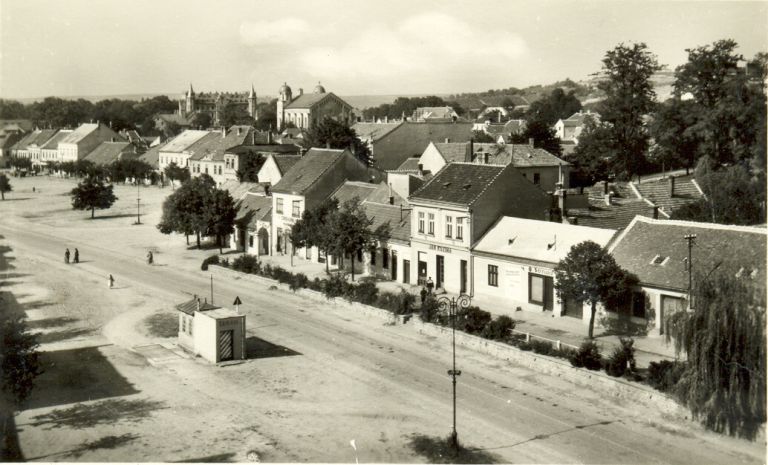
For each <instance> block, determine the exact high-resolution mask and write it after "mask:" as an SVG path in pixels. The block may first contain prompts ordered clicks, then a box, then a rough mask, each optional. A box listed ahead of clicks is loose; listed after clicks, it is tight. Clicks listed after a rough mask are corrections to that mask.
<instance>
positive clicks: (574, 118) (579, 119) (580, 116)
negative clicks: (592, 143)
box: [562, 110, 600, 127]
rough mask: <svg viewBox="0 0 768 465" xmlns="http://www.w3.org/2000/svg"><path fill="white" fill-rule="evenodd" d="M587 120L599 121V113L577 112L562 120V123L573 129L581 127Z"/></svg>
mask: <svg viewBox="0 0 768 465" xmlns="http://www.w3.org/2000/svg"><path fill="white" fill-rule="evenodd" d="M587 119H595V120H596V121H600V113H597V112H592V111H589V110H587V111H584V110H579V111H578V112H576V113H574V114H572V115H571V116H569V117H568V119H564V120H562V121H563V124H564V125H565V126H566V127H575V126H583V125H584V124H585V123H586V121H587Z"/></svg>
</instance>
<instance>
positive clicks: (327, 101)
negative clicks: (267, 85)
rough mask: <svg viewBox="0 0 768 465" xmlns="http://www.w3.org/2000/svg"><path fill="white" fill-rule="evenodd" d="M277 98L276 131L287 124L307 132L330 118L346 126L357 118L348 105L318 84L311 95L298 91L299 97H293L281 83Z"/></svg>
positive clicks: (289, 90) (287, 87)
mask: <svg viewBox="0 0 768 465" xmlns="http://www.w3.org/2000/svg"><path fill="white" fill-rule="evenodd" d="M278 93H279V95H278V97H277V130H278V132H280V131H282V130H283V129H285V128H286V125H288V124H289V123H290V124H291V125H293V126H295V127H296V128H299V129H303V130H308V129H311V128H313V127H314V126H315V125H317V124H319V123H320V122H321V121H322V120H323V119H324V118H331V119H334V120H336V121H340V122H343V123H345V124H348V125H350V126H351V125H352V124H354V123H355V121H356V119H357V117H356V115H355V112H354V109H353V108H352V106H351V105H350V104H348V103H347V102H345V101H344V100H342V99H341V98H340V97H338V96H336V95H335V94H334V93H333V92H326V91H325V87H323V86H322V85H321V84H320V83H318V84H317V86H315V89H314V91H313V92H312V93H311V94H305V93H304V90H303V89H299V95H297V96H296V97H295V98H294V97H293V91H292V90H291V88H290V86H288V84H286V83H283V85H282V86H281V87H280V90H279V92H278Z"/></svg>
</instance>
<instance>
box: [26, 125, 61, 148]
mask: <svg viewBox="0 0 768 465" xmlns="http://www.w3.org/2000/svg"><path fill="white" fill-rule="evenodd" d="M33 134H36V136H35V138H34V140H33V141H32V142H30V143H29V145H32V144H34V145H37V146H38V147H42V146H43V145H45V143H46V142H48V141H49V140H51V137H53V136H54V135H56V129H38V130H36V131H35V132H33Z"/></svg>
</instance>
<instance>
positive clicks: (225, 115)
mask: <svg viewBox="0 0 768 465" xmlns="http://www.w3.org/2000/svg"><path fill="white" fill-rule="evenodd" d="M252 123H253V118H252V117H251V116H250V115H249V114H248V112H247V111H246V110H245V109H244V108H243V106H242V105H237V104H235V103H234V102H229V103H227V104H226V105H225V106H224V108H222V110H221V114H220V115H219V124H220V125H221V126H224V127H225V128H228V127H230V126H234V125H236V124H244V125H249V126H250V125H251V124H252Z"/></svg>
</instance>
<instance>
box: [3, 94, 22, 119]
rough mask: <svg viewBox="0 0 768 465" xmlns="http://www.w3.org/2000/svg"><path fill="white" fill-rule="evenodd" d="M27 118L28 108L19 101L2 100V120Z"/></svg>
mask: <svg viewBox="0 0 768 465" xmlns="http://www.w3.org/2000/svg"><path fill="white" fill-rule="evenodd" d="M26 117H27V108H26V107H25V106H24V104H23V103H21V102H19V101H17V100H8V99H2V98H0V119H22V118H26Z"/></svg>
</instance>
